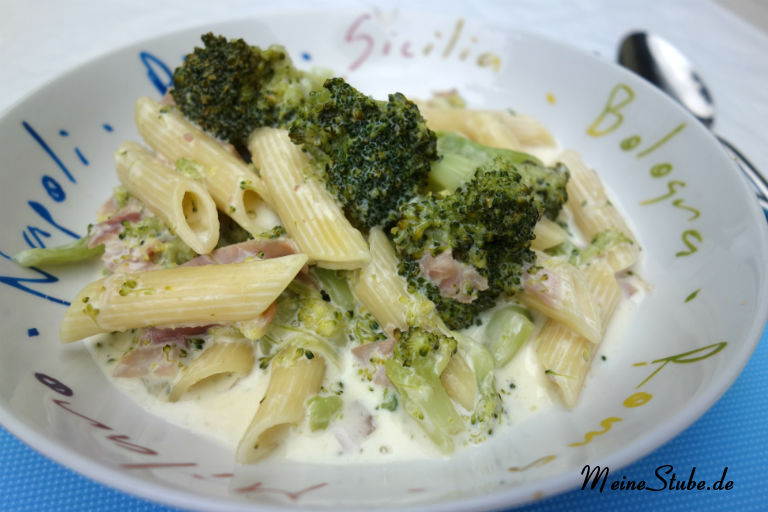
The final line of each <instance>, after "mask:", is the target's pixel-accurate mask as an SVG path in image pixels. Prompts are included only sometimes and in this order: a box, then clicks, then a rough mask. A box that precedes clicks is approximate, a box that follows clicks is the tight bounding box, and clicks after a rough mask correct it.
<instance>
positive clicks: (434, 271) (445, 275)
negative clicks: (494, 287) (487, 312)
mask: <svg viewBox="0 0 768 512" xmlns="http://www.w3.org/2000/svg"><path fill="white" fill-rule="evenodd" d="M419 267H420V268H421V274H422V275H423V276H424V277H426V278H427V279H429V280H430V281H431V282H432V283H433V284H434V285H435V286H437V287H438V288H439V289H440V294H441V295H443V297H448V298H451V299H454V300H456V301H458V302H461V303H462V304H469V303H470V302H472V301H473V300H475V299H476V298H477V292H479V291H483V290H487V289H488V279H487V278H486V277H484V276H483V275H481V274H480V273H479V272H478V271H477V269H476V268H475V267H473V266H472V265H467V264H466V263H463V262H461V261H458V260H456V259H454V257H453V251H452V250H451V249H447V250H445V251H443V252H441V253H440V254H439V255H437V256H433V255H432V254H431V253H430V252H427V253H426V254H425V255H424V256H422V258H421V260H419Z"/></svg>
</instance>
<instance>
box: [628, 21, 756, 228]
mask: <svg viewBox="0 0 768 512" xmlns="http://www.w3.org/2000/svg"><path fill="white" fill-rule="evenodd" d="M619 64H621V65H622V66H624V67H626V68H628V69H630V70H632V71H634V72H635V73H637V74H638V75H640V76H642V77H643V78H645V79H646V80H648V81H649V82H651V83H652V84H654V85H655V86H657V87H658V88H660V89H661V90H663V91H664V92H666V93H667V94H669V95H670V96H672V98H674V99H675V100H677V101H678V102H679V103H680V104H682V105H683V106H684V107H685V108H687V109H688V110H689V111H690V112H691V113H692V114H693V115H694V116H696V118H698V120H699V121H701V122H702V123H703V124H704V126H706V127H707V128H709V129H712V125H713V124H714V122H715V107H714V101H713V100H712V97H711V96H710V94H709V91H708V90H707V87H706V85H704V82H703V81H702V80H701V78H700V77H699V75H698V74H697V73H696V71H695V70H694V69H693V66H692V65H691V63H690V62H689V61H688V59H687V58H686V57H685V56H684V55H683V54H682V53H680V51H679V50H678V49H677V48H675V47H674V46H672V45H671V44H670V43H668V42H667V41H665V40H664V39H662V38H660V37H658V36H655V35H653V34H649V33H646V32H632V33H630V34H628V35H626V36H625V37H624V39H623V40H622V41H621V45H620V46H619ZM715 137H717V140H719V141H720V143H721V144H722V145H723V147H725V149H726V151H727V152H728V153H730V155H731V156H732V157H733V158H734V160H736V163H737V164H738V165H739V167H740V168H741V170H742V172H743V173H744V175H745V176H746V177H747V179H748V180H749V181H750V183H751V184H752V187H753V188H754V189H755V193H756V195H757V200H758V201H759V202H760V206H761V207H762V208H763V210H764V211H765V213H766V215H767V216H768V181H766V179H765V177H764V176H763V175H762V174H761V173H760V172H759V171H758V170H757V168H755V166H754V165H752V163H751V162H750V161H749V160H747V158H746V157H745V156H744V155H743V154H742V153H741V152H740V151H739V150H738V149H736V147H734V146H733V144H731V143H730V142H728V141H727V140H725V139H724V138H722V137H721V136H719V135H717V134H715Z"/></svg>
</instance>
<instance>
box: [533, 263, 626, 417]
mask: <svg viewBox="0 0 768 512" xmlns="http://www.w3.org/2000/svg"><path fill="white" fill-rule="evenodd" d="M584 275H585V278H586V281H587V285H588V286H589V288H590V290H592V293H593V295H594V298H595V302H596V303H597V305H598V309H599V311H600V319H601V321H602V324H603V325H604V326H606V325H607V324H608V322H609V321H610V318H611V316H612V315H613V312H614V310H615V309H616V306H617V305H618V303H619V300H620V299H621V290H620V288H619V285H618V283H617V281H616V277H615V275H614V272H613V269H612V268H611V266H610V264H609V263H607V261H606V260H604V259H602V258H597V259H595V260H593V261H592V262H591V263H590V264H589V265H587V266H586V267H585V269H584ZM603 334H604V330H603V331H602V332H601V333H600V337H601V338H602V336H603ZM597 348H598V345H597V344H594V343H591V342H590V341H589V340H587V339H585V338H584V337H583V336H580V335H579V334H577V333H576V332H574V331H573V330H571V329H569V328H567V327H566V326H565V325H563V324H561V323H559V322H557V321H555V320H548V321H547V323H546V324H544V327H542V329H541V332H540V333H539V336H538V338H537V345H536V354H537V356H538V358H539V361H540V362H541V364H542V366H543V367H544V369H545V373H546V375H547V377H548V378H549V380H550V381H551V382H552V383H554V385H555V386H556V388H557V390H558V393H559V395H560V397H561V398H562V400H563V403H565V405H567V406H568V407H574V406H575V405H576V402H577V400H578V398H579V394H580V393H581V389H582V387H583V385H584V379H585V378H586V376H587V373H588V372H589V369H590V367H591V365H592V359H593V358H594V356H595V353H596V352H597Z"/></svg>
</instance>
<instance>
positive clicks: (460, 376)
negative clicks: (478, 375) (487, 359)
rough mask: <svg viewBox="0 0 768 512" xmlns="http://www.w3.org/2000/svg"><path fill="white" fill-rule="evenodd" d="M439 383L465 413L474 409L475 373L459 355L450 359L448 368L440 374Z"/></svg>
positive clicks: (475, 394) (475, 393)
mask: <svg viewBox="0 0 768 512" xmlns="http://www.w3.org/2000/svg"><path fill="white" fill-rule="evenodd" d="M440 382H442V384H443V387H444V388H445V392H446V393H448V396H449V397H451V399H452V400H453V401H455V402H456V403H458V404H459V405H461V406H462V407H463V408H464V409H466V410H467V411H471V410H473V409H474V408H475V398H476V397H477V382H476V379H475V373H474V372H473V371H472V368H470V366H469V364H467V361H466V359H464V357H463V356H462V355H461V354H459V353H456V354H454V355H453V357H451V360H450V361H448V366H446V367H445V370H443V373H441V374H440Z"/></svg>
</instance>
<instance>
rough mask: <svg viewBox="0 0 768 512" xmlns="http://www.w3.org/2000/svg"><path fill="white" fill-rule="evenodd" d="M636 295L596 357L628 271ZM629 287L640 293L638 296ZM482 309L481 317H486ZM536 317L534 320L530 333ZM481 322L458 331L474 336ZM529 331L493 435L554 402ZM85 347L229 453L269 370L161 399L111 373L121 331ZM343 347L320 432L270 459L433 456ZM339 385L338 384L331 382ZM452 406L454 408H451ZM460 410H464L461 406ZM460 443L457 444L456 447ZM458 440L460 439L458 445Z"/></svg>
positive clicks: (293, 438) (294, 434)
mask: <svg viewBox="0 0 768 512" xmlns="http://www.w3.org/2000/svg"><path fill="white" fill-rule="evenodd" d="M624 280H625V281H627V282H628V283H629V285H628V286H629V288H631V289H632V290H635V291H636V293H634V295H633V296H632V298H631V299H627V298H625V299H623V300H622V302H621V304H620V305H619V307H618V309H617V311H616V312H615V314H614V316H613V319H612V321H611V324H610V325H609V328H608V330H607V332H606V335H605V339H604V341H603V344H601V347H600V351H599V352H598V356H597V357H596V361H595V364H599V360H600V359H601V358H600V356H601V355H605V356H607V357H610V355H611V354H612V353H613V351H614V350H615V348H616V345H617V340H618V339H620V338H621V333H622V331H623V330H624V329H625V326H626V325H627V323H628V321H629V318H630V316H631V313H632V311H633V310H634V308H635V306H636V303H637V302H638V301H639V300H640V298H641V297H642V295H643V290H645V289H646V288H647V287H646V286H645V285H644V283H643V282H642V280H640V279H639V278H636V277H634V276H627V277H625V278H624ZM637 290H640V292H639V293H638V292H637ZM491 313H492V311H491V312H486V313H485V315H490V314H491ZM542 323H543V319H537V331H538V328H540V327H541V324H542ZM483 329H484V327H482V326H481V327H472V328H469V329H466V330H465V331H464V334H467V335H469V336H471V337H473V338H474V339H481V337H482V334H483ZM535 336H536V332H534V333H533V335H532V336H531V339H530V340H529V342H527V343H526V344H525V345H524V346H523V347H522V348H521V349H520V350H519V352H518V353H517V354H516V355H515V357H514V358H513V359H512V360H511V361H510V362H509V363H508V364H507V365H506V366H505V367H503V368H500V369H498V370H497V371H496V387H497V389H498V390H499V392H500V394H501V396H502V399H503V404H504V417H503V419H502V421H501V425H500V428H498V429H497V430H496V433H495V434H494V436H504V435H506V432H509V429H514V427H515V425H516V424H519V423H520V422H522V421H525V420H526V418H528V417H530V416H531V415H533V414H536V413H539V412H542V411H544V410H546V409H549V408H551V407H562V406H561V405H559V401H558V398H557V396H556V394H555V392H554V390H553V389H552V388H551V387H550V383H549V382H548V380H547V377H546V376H545V374H544V369H543V368H542V366H541V364H540V363H539V362H538V360H537V357H536V353H535V343H533V341H534V339H535ZM86 343H87V346H88V348H89V350H90V352H91V354H92V356H93V358H94V360H95V361H96V362H97V363H98V364H99V366H100V367H101V368H102V370H103V371H104V373H105V374H106V375H107V376H108V377H109V378H110V380H111V381H112V383H113V384H114V385H115V386H116V387H117V388H119V389H120V390H121V391H122V392H123V393H125V394H126V395H128V396H130V397H131V398H132V399H133V400H134V401H135V402H136V403H137V404H138V405H140V406H141V407H143V408H144V409H145V410H147V411H149V412H150V413H152V414H154V415H156V416H158V417H160V418H163V419H164V420H167V421H169V422H171V423H173V424H176V425H178V426H181V427H183V428H186V429H189V430H191V431H193V432H195V433H198V434H200V435H202V436H206V437H209V438H213V439H215V440H217V441H218V442H220V443H221V444H222V445H223V446H224V447H226V448H227V449H229V450H231V451H232V452H234V451H235V449H236V447H237V445H238V443H239V441H240V439H241V438H242V436H243V434H244V432H245V430H246V428H247V426H248V425H249V424H250V422H251V419H252V418H253V415H254V413H255V412H256V409H257V407H258V404H259V402H260V401H261V399H262V398H263V396H264V392H265V390H266V387H267V384H268V381H269V372H268V371H267V370H262V369H260V368H259V367H258V365H256V366H255V367H254V369H253V371H252V372H251V374H250V375H247V376H245V377H243V378H240V379H235V378H233V377H231V376H222V377H218V378H214V379H213V380H211V381H208V382H206V383H205V385H204V386H203V387H201V386H199V385H198V386H196V387H193V388H192V389H191V390H190V391H189V392H188V393H187V394H186V395H185V396H184V397H183V398H182V399H181V400H179V401H178V402H168V401H167V400H166V399H165V398H164V397H165V396H167V389H165V386H166V384H165V383H162V382H158V381H156V380H153V379H152V378H120V377H114V376H113V371H114V368H115V365H116V361H117V360H118V359H119V358H120V356H121V355H122V354H123V352H124V351H125V349H126V348H127V347H128V346H129V344H130V336H129V335H128V334H114V335H104V336H100V337H95V338H91V339H90V340H88V341H87V342H86ZM354 359H355V358H354V356H353V355H352V353H351V352H349V351H347V353H346V354H344V355H343V356H342V357H341V358H340V366H341V368H336V367H334V365H333V364H332V363H328V365H327V374H326V380H325V386H326V388H327V389H329V390H343V391H342V392H341V394H340V396H342V398H343V399H344V408H343V412H342V414H341V415H340V417H338V418H336V419H335V420H333V421H332V422H331V423H330V425H329V426H328V428H327V429H325V430H322V431H316V432H312V431H310V429H309V425H308V424H307V421H306V419H305V421H304V422H303V423H301V424H299V425H297V426H295V427H294V428H293V429H292V430H291V433H290V435H289V438H288V439H287V440H286V442H284V443H282V444H281V446H280V447H278V448H277V449H276V450H275V451H274V452H273V453H272V454H271V455H270V457H278V458H284V459H288V460H297V461H306V462H314V463H331V464H335V463H344V464H347V463H355V462H358V463H372V462H391V461H396V460H413V459H424V458H433V457H439V456H441V454H440V452H439V451H438V450H437V448H436V447H435V446H434V444H433V443H432V442H431V441H430V439H429V438H428V437H427V436H426V435H425V434H424V432H423V431H422V430H421V429H420V428H419V426H418V425H417V424H416V423H415V422H414V420H412V419H411V418H410V417H408V416H407V415H406V414H405V412H404V411H402V407H398V408H397V409H396V410H395V411H389V410H385V409H381V408H380V404H381V403H382V394H383V389H384V386H379V385H376V384H373V383H372V382H371V381H369V380H367V379H366V378H364V377H363V376H361V375H360V373H359V368H360V367H359V364H358V363H356V362H355V360H354ZM339 383H343V384H341V385H340V384H339ZM457 407H458V408H459V409H460V406H457ZM465 413H467V411H465ZM461 444H462V443H461V442H458V443H457V449H461ZM464 444H466V443H464Z"/></svg>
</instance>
